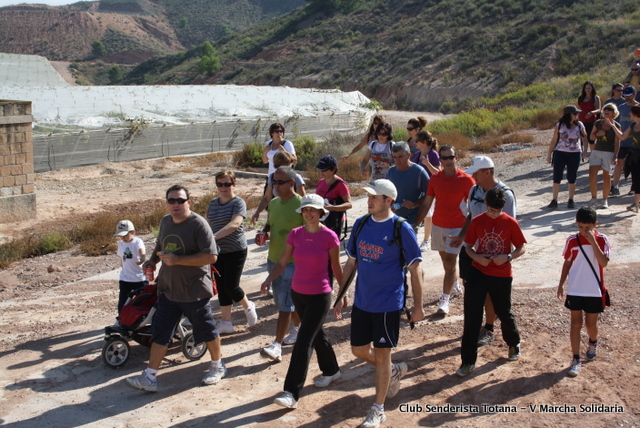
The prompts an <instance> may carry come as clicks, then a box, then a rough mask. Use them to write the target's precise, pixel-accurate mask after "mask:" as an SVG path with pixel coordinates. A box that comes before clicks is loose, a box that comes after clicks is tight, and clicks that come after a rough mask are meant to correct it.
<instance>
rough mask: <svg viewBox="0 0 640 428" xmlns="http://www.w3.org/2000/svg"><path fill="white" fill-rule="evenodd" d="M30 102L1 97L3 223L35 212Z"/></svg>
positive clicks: (0, 205) (0, 206) (0, 216)
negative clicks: (2, 98)
mask: <svg viewBox="0 0 640 428" xmlns="http://www.w3.org/2000/svg"><path fill="white" fill-rule="evenodd" d="M31 122H33V118H32V116H31V102H26V101H4V100H0V223H10V222H13V221H18V220H24V219H27V218H34V217H35V216H36V194H35V187H34V182H35V174H34V168H33V142H32V134H31Z"/></svg>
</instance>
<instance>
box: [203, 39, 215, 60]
mask: <svg viewBox="0 0 640 428" xmlns="http://www.w3.org/2000/svg"><path fill="white" fill-rule="evenodd" d="M215 55H216V48H214V47H213V45H212V44H211V42H209V41H206V42H204V43H203V44H201V45H200V58H204V57H205V56H211V57H213V56H215Z"/></svg>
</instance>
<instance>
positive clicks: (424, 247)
mask: <svg viewBox="0 0 640 428" xmlns="http://www.w3.org/2000/svg"><path fill="white" fill-rule="evenodd" d="M429 248H431V241H422V244H420V251H427V250H428V249H429Z"/></svg>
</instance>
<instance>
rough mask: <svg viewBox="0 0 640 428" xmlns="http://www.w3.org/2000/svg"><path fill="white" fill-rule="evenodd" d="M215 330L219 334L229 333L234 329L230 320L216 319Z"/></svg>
mask: <svg viewBox="0 0 640 428" xmlns="http://www.w3.org/2000/svg"><path fill="white" fill-rule="evenodd" d="M216 330H218V333H220V334H231V333H233V332H234V331H235V329H234V328H233V324H231V321H222V320H220V321H218V322H217V323H216Z"/></svg>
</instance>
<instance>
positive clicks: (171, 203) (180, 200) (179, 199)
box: [167, 198, 189, 205]
mask: <svg viewBox="0 0 640 428" xmlns="http://www.w3.org/2000/svg"><path fill="white" fill-rule="evenodd" d="M188 200H189V199H185V198H169V199H167V203H168V204H169V205H173V204H175V203H176V202H177V203H178V204H180V205H182V204H184V203H185V202H187V201H188Z"/></svg>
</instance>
